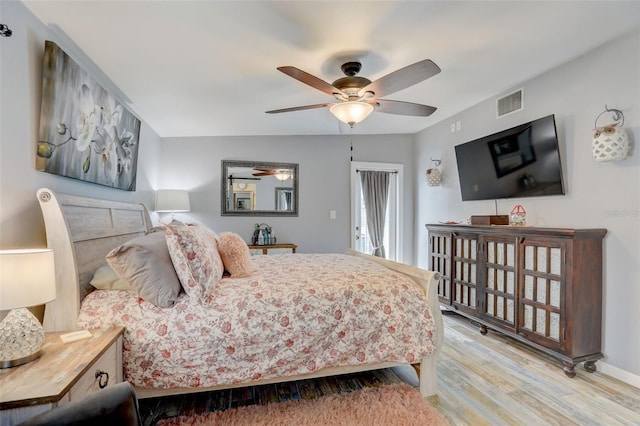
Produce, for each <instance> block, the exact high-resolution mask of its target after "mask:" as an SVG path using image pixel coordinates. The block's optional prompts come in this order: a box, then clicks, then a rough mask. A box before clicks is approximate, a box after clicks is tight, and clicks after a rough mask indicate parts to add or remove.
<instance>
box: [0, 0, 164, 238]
mask: <svg viewBox="0 0 640 426" xmlns="http://www.w3.org/2000/svg"><path fill="white" fill-rule="evenodd" d="M0 12H1V16H2V23H4V24H7V25H9V27H10V28H11V29H12V30H13V36H12V37H7V38H5V37H2V39H1V40H0V46H1V48H0V67H1V68H0V248H2V249H8V248H20V247H44V246H46V237H45V234H44V223H43V221H42V214H41V213H40V208H39V206H38V203H37V200H36V191H37V189H38V188H40V187H48V188H50V189H53V190H54V191H58V192H64V193H69V194H77V195H84V196H92V197H100V198H105V199H111V200H120V201H134V202H145V203H149V202H150V201H151V199H152V187H153V186H154V180H155V179H156V176H157V168H158V166H157V164H158V162H159V160H158V158H159V150H158V149H159V146H160V138H159V137H158V135H157V134H156V133H155V132H154V131H153V130H152V129H151V128H150V127H149V126H147V125H146V124H145V123H144V121H143V123H142V128H141V131H140V147H139V161H138V179H137V188H138V189H137V191H136V192H128V191H121V190H115V189H113V188H108V187H104V186H99V185H94V184H90V183H85V182H82V181H78V180H73V179H68V178H64V177H60V176H56V175H52V174H48V173H44V172H39V171H36V169H35V157H36V155H35V152H36V141H37V139H38V123H39V119H40V95H41V91H42V57H43V52H44V41H45V40H52V41H54V42H56V43H58V45H60V46H61V47H62V48H63V49H64V50H65V51H66V52H67V53H68V54H69V55H70V56H71V57H72V58H73V59H74V60H75V61H76V62H77V63H79V64H80V65H81V66H82V67H83V68H84V69H85V70H87V71H88V72H89V73H90V74H91V75H92V76H93V77H94V78H95V79H96V81H98V82H99V83H100V84H101V85H102V86H103V87H104V88H106V89H107V90H110V91H112V92H117V88H116V87H114V86H113V85H112V83H110V82H109V81H108V79H106V77H104V76H103V75H102V72H101V71H100V70H99V69H97V68H96V67H95V65H93V63H92V62H91V61H90V60H89V59H88V58H86V57H85V56H83V55H82V54H81V52H77V49H76V48H75V47H74V45H72V44H70V43H69V42H68V41H67V40H65V39H64V38H61V37H60V36H58V35H56V34H55V33H53V32H52V31H51V30H50V29H49V28H48V27H47V26H45V25H44V24H43V23H42V22H40V21H39V20H38V19H37V18H35V17H34V16H33V15H32V14H31V12H30V11H29V10H28V9H27V8H26V7H24V5H23V4H22V3H20V2H16V1H8V2H7V1H3V2H0ZM73 52H76V53H75V54H74V53H73ZM116 96H117V95H116Z"/></svg>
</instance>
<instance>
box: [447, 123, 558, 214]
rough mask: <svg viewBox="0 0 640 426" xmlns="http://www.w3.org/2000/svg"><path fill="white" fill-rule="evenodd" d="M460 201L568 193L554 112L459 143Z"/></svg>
mask: <svg viewBox="0 0 640 426" xmlns="http://www.w3.org/2000/svg"><path fill="white" fill-rule="evenodd" d="M455 151H456V161H457V163H458V176H459V178H460V190H461V192H462V201H471V200H497V199H502V198H524V197H540V196H547V195H564V194H565V188H564V182H563V179H562V165H561V162H560V150H559V148H558V136H557V133H556V122H555V117H554V116H553V115H549V116H547V117H543V118H540V119H537V120H534V121H531V122H529V123H524V124H521V125H519V126H516V127H513V128H511V129H507V130H503V131H501V132H498V133H494V134H492V135H489V136H485V137H482V138H480V139H476V140H473V141H471V142H467V143H463V144H461V145H457V146H456V147H455Z"/></svg>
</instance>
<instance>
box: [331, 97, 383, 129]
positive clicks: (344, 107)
mask: <svg viewBox="0 0 640 426" xmlns="http://www.w3.org/2000/svg"><path fill="white" fill-rule="evenodd" d="M329 111H331V114H333V115H334V116H335V117H336V118H337V119H338V120H340V121H342V122H343V123H347V124H348V125H349V126H351V127H353V125H354V124H356V123H359V122H361V121H362V120H364V119H365V118H367V117H368V116H369V114H371V112H372V111H373V105H371V104H369V103H366V102H359V101H349V102H341V103H339V104H335V105H333V106H332V107H331V108H329Z"/></svg>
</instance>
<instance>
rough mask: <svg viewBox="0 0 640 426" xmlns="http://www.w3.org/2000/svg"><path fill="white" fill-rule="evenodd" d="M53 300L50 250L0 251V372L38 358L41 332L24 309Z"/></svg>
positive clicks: (52, 267)
mask: <svg viewBox="0 0 640 426" xmlns="http://www.w3.org/2000/svg"><path fill="white" fill-rule="evenodd" d="M55 297H56V275H55V267H54V263H53V250H50V249H21V250H0V368H8V367H15V366H17V365H21V364H26V363H28V362H31V361H33V360H35V359H37V358H38V357H39V356H40V355H41V350H40V348H41V347H42V344H43V343H44V329H43V328H42V324H40V321H38V319H37V318H36V317H35V316H34V315H33V314H32V313H31V312H30V311H29V310H28V309H27V307H30V306H38V305H43V304H45V303H47V302H50V301H52V300H53V299H55Z"/></svg>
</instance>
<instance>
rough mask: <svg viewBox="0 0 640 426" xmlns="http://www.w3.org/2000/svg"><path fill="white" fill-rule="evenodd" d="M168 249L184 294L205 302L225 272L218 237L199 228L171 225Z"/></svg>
mask: <svg viewBox="0 0 640 426" xmlns="http://www.w3.org/2000/svg"><path fill="white" fill-rule="evenodd" d="M167 246H168V247H169V254H170V256H171V260H172V261H173V266H174V267H175V270H176V272H177V274H178V278H179V279H180V282H181V283H182V288H184V291H185V292H186V293H187V295H189V297H194V298H196V299H197V300H199V301H201V302H206V300H207V299H208V298H210V296H211V294H212V292H213V289H214V288H215V286H216V284H217V283H218V281H220V279H221V278H222V274H223V272H224V266H223V264H222V259H220V254H219V253H218V243H217V241H216V235H215V234H214V233H213V232H212V231H210V230H209V229H207V228H205V227H203V226H199V225H191V226H174V225H168V226H167Z"/></svg>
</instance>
